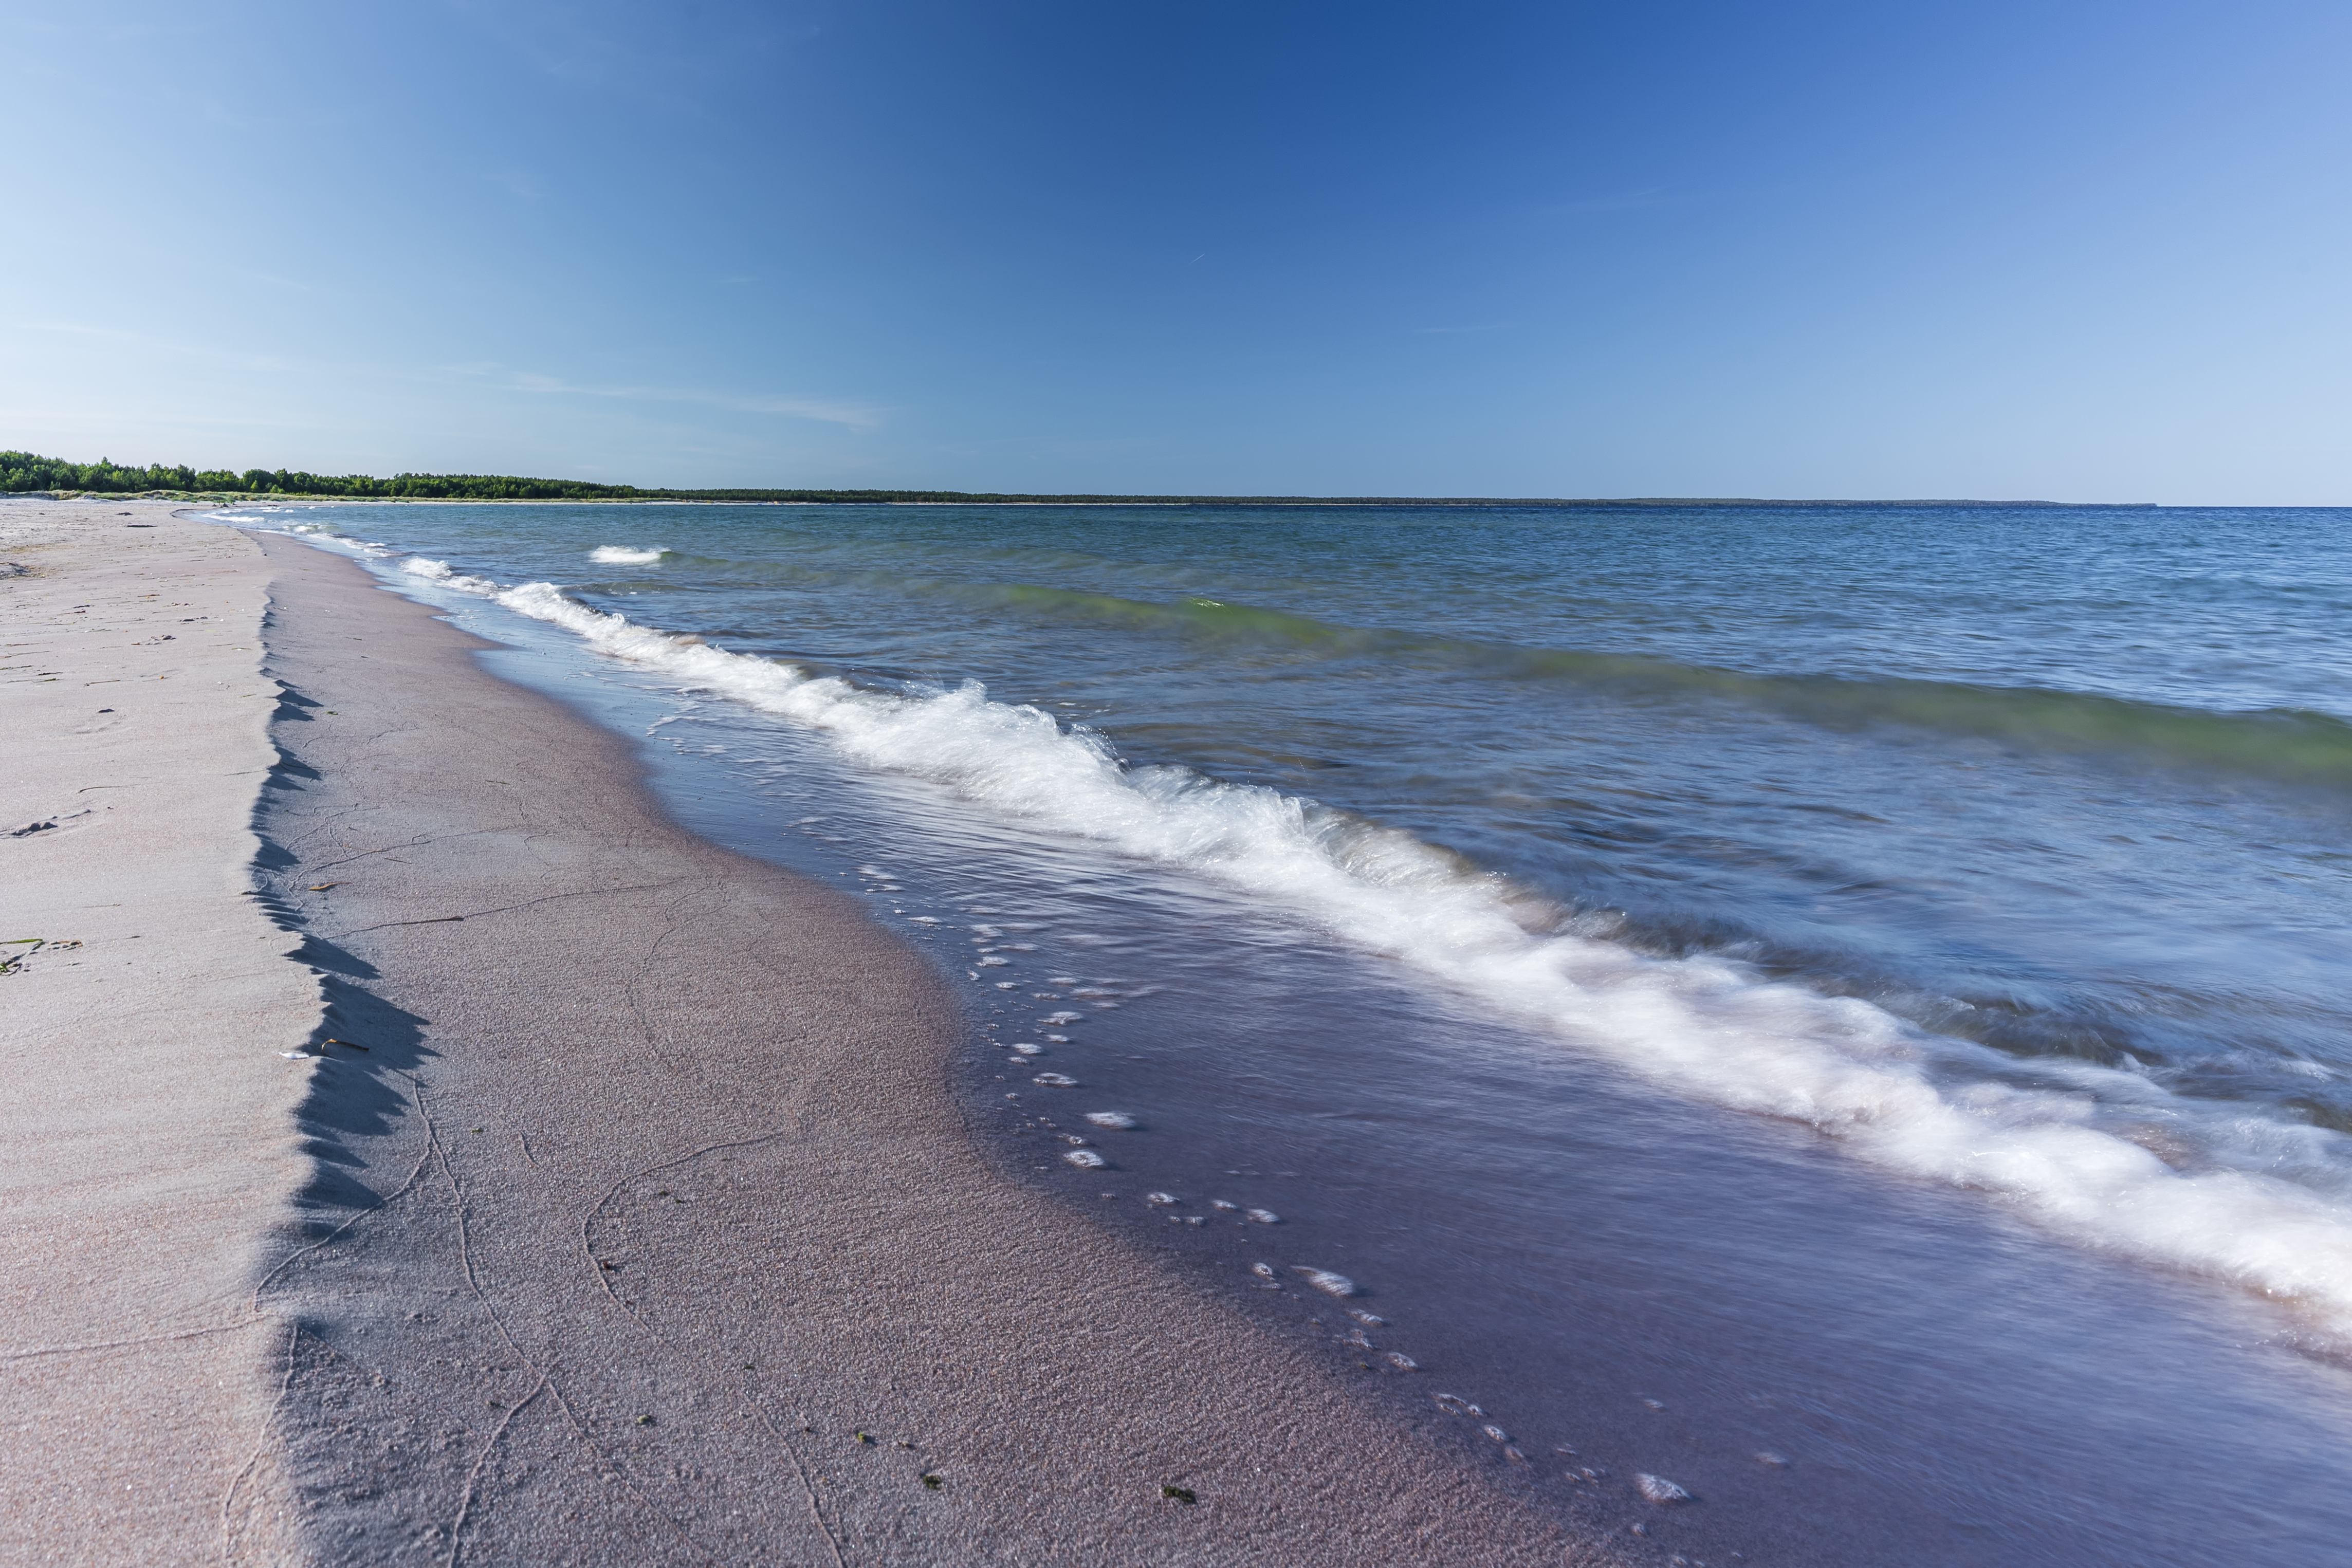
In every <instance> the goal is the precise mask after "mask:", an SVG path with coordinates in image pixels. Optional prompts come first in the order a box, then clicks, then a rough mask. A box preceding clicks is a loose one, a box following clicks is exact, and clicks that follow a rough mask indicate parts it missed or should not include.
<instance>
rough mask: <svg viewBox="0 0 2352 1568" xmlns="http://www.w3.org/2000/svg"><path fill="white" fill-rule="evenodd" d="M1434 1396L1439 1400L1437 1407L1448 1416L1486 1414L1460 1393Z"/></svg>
mask: <svg viewBox="0 0 2352 1568" xmlns="http://www.w3.org/2000/svg"><path fill="white" fill-rule="evenodd" d="M1433 1397H1435V1399H1436V1400H1437V1407H1438V1408H1439V1409H1440V1410H1443V1411H1444V1412H1445V1413H1446V1414H1447V1415H1448V1416H1484V1415H1485V1414H1486V1412H1485V1411H1484V1410H1481V1409H1479V1408H1478V1406H1475V1405H1473V1404H1471V1403H1470V1401H1468V1400H1467V1399H1465V1398H1463V1397H1462V1396H1460V1395H1459V1394H1440V1395H1436V1396H1433Z"/></svg>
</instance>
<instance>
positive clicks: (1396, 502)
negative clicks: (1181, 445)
mask: <svg viewBox="0 0 2352 1568" xmlns="http://www.w3.org/2000/svg"><path fill="white" fill-rule="evenodd" d="M41 492H47V493H50V494H60V493H62V494H96V495H101V496H135V495H161V496H168V497H184V498H187V499H192V500H193V499H197V498H201V497H215V496H216V497H235V496H274V497H280V498H282V499H287V500H313V501H317V500H358V501H771V502H798V503H801V504H803V505H827V504H830V505H856V504H858V503H861V502H862V503H865V504H866V505H869V506H870V505H874V504H876V503H880V502H897V503H908V502H930V503H936V504H944V505H954V504H958V503H961V504H963V505H967V506H971V505H980V506H986V505H998V506H1004V505H1029V506H1054V505H1061V506H1088V505H1091V506H1117V505H1127V506H1152V507H2082V506H2093V507H2107V506H2117V505H2120V506H2125V507H2134V508H2140V507H2153V506H2154V503H2153V502H2146V501H2142V502H2124V503H2113V502H2091V503H2080V502H2069V501H1953V500H1910V501H1852V500H1821V501H1786V500H1758V499H1753V498H1749V497H1697V496H1692V497H1628V498H1623V499H1615V500H1606V499H1584V500H1565V499H1560V498H1558V497H1496V496H1084V495H1071V496H1044V495H1013V494H1000V493H994V492H989V491H976V490H740V489H730V490H649V489H643V488H640V487H639V486H635V485H599V484H596V483H595V482H593V480H587V479H527V478H522V477H519V476H515V475H510V474H395V475H394V476H392V477H391V478H389V479H378V478H375V477H374V476H371V475H366V474H309V473H304V472H303V471H301V470H299V469H291V468H248V469H247V470H245V471H244V472H243V473H241V474H240V473H233V472H231V471H230V470H228V469H226V468H191V467H189V466H188V465H186V464H184V463H177V464H175V463H151V464H148V465H145V466H143V467H141V466H136V465H130V464H122V463H116V462H114V461H113V460H111V459H110V458H105V457H101V458H100V459H99V460H98V461H97V462H95V463H68V462H67V461H66V460H65V459H64V458H61V457H43V456H41V455H38V454H37V453H31V452H0V494H14V495H25V494H32V493H41Z"/></svg>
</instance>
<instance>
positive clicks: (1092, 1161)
mask: <svg viewBox="0 0 2352 1568" xmlns="http://www.w3.org/2000/svg"><path fill="white" fill-rule="evenodd" d="M1062 1157H1063V1158H1064V1159H1066V1160H1067V1161H1069V1162H1070V1163H1071V1164H1072V1165H1074V1166H1080V1167H1082V1168H1083V1169H1086V1170H1090V1171H1096V1170H1100V1169H1102V1167H1103V1166H1106V1165H1108V1164H1109V1163H1110V1162H1109V1161H1108V1160H1106V1159H1104V1158H1103V1157H1102V1156H1101V1155H1098V1154H1097V1153H1095V1152H1094V1151H1093V1150H1092V1149H1072V1150H1071V1151H1070V1152H1069V1153H1068V1154H1066V1155H1063V1156H1062Z"/></svg>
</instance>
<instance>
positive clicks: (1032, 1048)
mask: <svg viewBox="0 0 2352 1568" xmlns="http://www.w3.org/2000/svg"><path fill="white" fill-rule="evenodd" d="M1013 1050H1015V1051H1019V1052H1020V1053H1021V1054H1022V1055H1024V1056H1043V1055H1045V1047H1044V1046H1042V1045H1032V1044H1030V1043H1029V1042H1028V1041H1027V1040H1022V1041H1020V1042H1019V1043H1018V1044H1016V1045H1014V1046H1013ZM1093 1120H1094V1118H1093V1117H1092V1116H1089V1117H1087V1121H1089V1122H1091V1121H1093Z"/></svg>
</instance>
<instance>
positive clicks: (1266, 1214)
mask: <svg viewBox="0 0 2352 1568" xmlns="http://www.w3.org/2000/svg"><path fill="white" fill-rule="evenodd" d="M1249 1217H1250V1218H1252V1219H1255V1220H1256V1221H1257V1222H1258V1223H1259V1224H1260V1225H1279V1224H1281V1223H1282V1216H1280V1215H1278V1214H1276V1213H1275V1211H1274V1210H1272V1209H1270V1208H1253V1209H1251V1210H1250V1211H1249Z"/></svg>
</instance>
